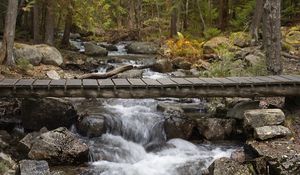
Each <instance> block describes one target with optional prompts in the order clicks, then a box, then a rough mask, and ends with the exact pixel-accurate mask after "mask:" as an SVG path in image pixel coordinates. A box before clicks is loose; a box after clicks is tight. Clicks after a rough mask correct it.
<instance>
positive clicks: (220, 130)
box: [196, 117, 236, 140]
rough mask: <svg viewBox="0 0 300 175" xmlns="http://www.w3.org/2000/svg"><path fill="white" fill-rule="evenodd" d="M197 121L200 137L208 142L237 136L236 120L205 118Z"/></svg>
mask: <svg viewBox="0 0 300 175" xmlns="http://www.w3.org/2000/svg"><path fill="white" fill-rule="evenodd" d="M196 121H197V128H198V131H199V133H200V135H201V136H203V137H204V138H205V139H207V140H225V139H228V138H230V137H232V135H233V134H235V128H236V121H235V120H234V119H220V118H205V117H204V118H200V119H196Z"/></svg>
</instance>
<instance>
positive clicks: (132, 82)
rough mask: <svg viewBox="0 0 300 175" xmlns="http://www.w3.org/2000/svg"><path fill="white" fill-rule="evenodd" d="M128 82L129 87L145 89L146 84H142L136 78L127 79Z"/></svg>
mask: <svg viewBox="0 0 300 175" xmlns="http://www.w3.org/2000/svg"><path fill="white" fill-rule="evenodd" d="M128 81H129V82H130V84H131V86H133V87H146V86H147V85H146V83H145V82H143V81H142V80H141V79H137V78H129V79H128Z"/></svg>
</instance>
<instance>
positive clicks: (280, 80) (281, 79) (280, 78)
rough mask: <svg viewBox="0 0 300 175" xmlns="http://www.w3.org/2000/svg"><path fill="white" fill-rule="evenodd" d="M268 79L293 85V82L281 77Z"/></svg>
mask: <svg viewBox="0 0 300 175" xmlns="http://www.w3.org/2000/svg"><path fill="white" fill-rule="evenodd" d="M268 77H269V78H272V79H274V80H276V81H277V82H278V83H283V84H284V83H289V84H290V83H294V81H293V80H290V79H288V78H284V77H281V76H268Z"/></svg>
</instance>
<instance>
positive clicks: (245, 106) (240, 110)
mask: <svg viewBox="0 0 300 175" xmlns="http://www.w3.org/2000/svg"><path fill="white" fill-rule="evenodd" d="M259 108H260V107H259V101H243V102H240V103H237V104H236V105H235V106H234V107H233V108H231V109H229V111H228V112H227V115H226V117H227V118H234V119H239V120H243V119H244V113H245V111H247V110H252V109H259Z"/></svg>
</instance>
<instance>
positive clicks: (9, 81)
mask: <svg viewBox="0 0 300 175" xmlns="http://www.w3.org/2000/svg"><path fill="white" fill-rule="evenodd" d="M18 81H19V79H7V78H5V79H3V80H2V81H1V82H0V87H14V86H15V84H16V83H17V82H18Z"/></svg>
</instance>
